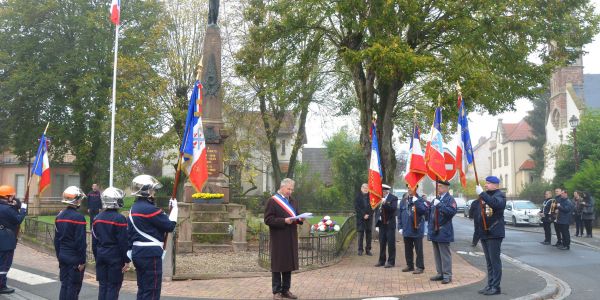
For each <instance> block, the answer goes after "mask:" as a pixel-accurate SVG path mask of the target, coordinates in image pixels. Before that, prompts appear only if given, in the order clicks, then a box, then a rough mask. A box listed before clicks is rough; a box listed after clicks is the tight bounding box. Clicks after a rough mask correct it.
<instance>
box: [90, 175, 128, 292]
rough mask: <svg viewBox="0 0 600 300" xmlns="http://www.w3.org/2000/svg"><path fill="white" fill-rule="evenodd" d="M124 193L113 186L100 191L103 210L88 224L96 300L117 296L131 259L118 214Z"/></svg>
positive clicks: (124, 225)
mask: <svg viewBox="0 0 600 300" xmlns="http://www.w3.org/2000/svg"><path fill="white" fill-rule="evenodd" d="M124 196H125V193H124V192H123V191H122V190H120V189H118V188H115V187H109V188H107V189H106V190H104V192H102V196H101V198H102V206H103V208H104V211H103V212H101V213H100V214H98V215H97V216H96V218H95V219H94V222H93V225H92V249H93V251H94V257H95V258H96V280H97V281H98V282H99V283H100V292H99V293H98V300H111V299H115V300H116V299H119V291H120V290H121V285H122V284H123V274H124V273H125V272H127V270H128V269H129V263H130V262H131V261H130V260H129V258H128V257H127V250H128V248H129V246H128V245H129V243H128V241H127V219H126V218H125V217H124V216H123V215H121V214H120V213H119V208H121V207H123V197H124Z"/></svg>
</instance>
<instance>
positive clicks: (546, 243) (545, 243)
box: [540, 242, 550, 245]
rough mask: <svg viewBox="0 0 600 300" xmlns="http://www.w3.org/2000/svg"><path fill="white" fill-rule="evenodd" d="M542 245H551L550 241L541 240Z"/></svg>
mask: <svg viewBox="0 0 600 300" xmlns="http://www.w3.org/2000/svg"><path fill="white" fill-rule="evenodd" d="M540 244H542V245H550V242H540Z"/></svg>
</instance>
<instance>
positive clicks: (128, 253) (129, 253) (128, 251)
mask: <svg viewBox="0 0 600 300" xmlns="http://www.w3.org/2000/svg"><path fill="white" fill-rule="evenodd" d="M127 257H129V260H131V261H133V258H131V250H127Z"/></svg>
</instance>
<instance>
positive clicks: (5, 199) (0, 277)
mask: <svg viewBox="0 0 600 300" xmlns="http://www.w3.org/2000/svg"><path fill="white" fill-rule="evenodd" d="M15 195H16V193H15V189H14V188H13V187H12V186H8V185H2V186H0V294H10V293H13V292H14V291H15V290H14V289H11V288H8V287H7V286H6V274H7V273H8V270H9V269H10V266H11V265H12V261H13V255H14V253H15V248H16V247H17V229H18V228H19V224H21V222H23V220H24V219H25V215H27V204H25V203H23V204H20V202H19V201H18V200H17V199H15ZM19 206H20V208H19Z"/></svg>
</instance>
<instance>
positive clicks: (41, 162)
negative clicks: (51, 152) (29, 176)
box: [33, 134, 50, 195]
mask: <svg viewBox="0 0 600 300" xmlns="http://www.w3.org/2000/svg"><path fill="white" fill-rule="evenodd" d="M33 174H35V175H37V176H39V187H38V194H39V195H41V194H42V192H44V190H45V189H46V188H47V187H48V186H49V185H50V160H48V140H47V139H46V135H45V134H42V138H40V145H39V147H38V151H37V154H36V156H35V160H34V162H33Z"/></svg>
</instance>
